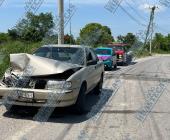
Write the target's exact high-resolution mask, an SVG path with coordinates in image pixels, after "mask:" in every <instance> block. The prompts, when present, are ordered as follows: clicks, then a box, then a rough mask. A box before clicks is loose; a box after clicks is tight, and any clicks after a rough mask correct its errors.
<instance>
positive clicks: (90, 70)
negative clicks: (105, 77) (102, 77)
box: [86, 49, 97, 91]
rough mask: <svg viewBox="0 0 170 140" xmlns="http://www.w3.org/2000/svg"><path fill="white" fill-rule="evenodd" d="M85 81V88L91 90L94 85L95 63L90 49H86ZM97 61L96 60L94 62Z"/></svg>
mask: <svg viewBox="0 0 170 140" xmlns="http://www.w3.org/2000/svg"><path fill="white" fill-rule="evenodd" d="M86 61H87V67H86V81H87V88H88V89H87V90H88V91H90V90H92V89H93V88H94V87H95V85H96V73H95V72H96V64H94V61H96V60H95V58H94V56H93V54H92V51H91V50H90V49H87V50H86ZM96 63H97V62H96Z"/></svg>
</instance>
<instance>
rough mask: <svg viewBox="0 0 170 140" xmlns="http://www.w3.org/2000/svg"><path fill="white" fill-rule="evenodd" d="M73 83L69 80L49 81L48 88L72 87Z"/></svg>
mask: <svg viewBox="0 0 170 140" xmlns="http://www.w3.org/2000/svg"><path fill="white" fill-rule="evenodd" d="M71 87H72V83H71V82H68V81H51V80H50V81H48V82H47V85H46V88H47V89H70V88H71Z"/></svg>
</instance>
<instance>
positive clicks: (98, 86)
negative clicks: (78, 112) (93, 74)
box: [94, 75, 103, 95]
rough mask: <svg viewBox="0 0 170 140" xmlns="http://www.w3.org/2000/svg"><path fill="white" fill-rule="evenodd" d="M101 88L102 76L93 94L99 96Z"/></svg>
mask: <svg viewBox="0 0 170 140" xmlns="http://www.w3.org/2000/svg"><path fill="white" fill-rule="evenodd" d="M102 87H103V75H102V76H101V78H100V81H99V83H98V84H97V86H96V87H95V91H94V92H95V94H96V95H100V94H101V92H102Z"/></svg>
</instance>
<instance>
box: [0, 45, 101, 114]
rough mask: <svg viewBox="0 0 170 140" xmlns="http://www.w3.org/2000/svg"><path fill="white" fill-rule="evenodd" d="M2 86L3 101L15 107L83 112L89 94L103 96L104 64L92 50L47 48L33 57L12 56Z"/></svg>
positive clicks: (54, 46) (42, 48)
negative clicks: (62, 108)
mask: <svg viewBox="0 0 170 140" xmlns="http://www.w3.org/2000/svg"><path fill="white" fill-rule="evenodd" d="M10 63H11V67H10V68H9V69H8V70H7V71H6V72H5V74H4V76H3V79H2V81H1V83H0V99H1V101H3V103H4V105H5V106H6V108H7V109H8V106H9V105H15V106H36V107H42V106H48V107H67V106H71V105H75V106H76V109H77V111H80V112H83V111H84V110H85V105H86V94H87V93H89V92H90V91H92V90H95V93H96V94H100V92H101V89H102V84H103V74H104V65H103V63H102V62H100V61H99V60H98V58H97V56H96V54H95V53H94V52H93V50H92V49H90V48H88V47H82V46H68V45H62V46H58V45H45V46H43V47H41V48H39V49H38V50H37V51H35V53H34V54H33V55H30V54H11V55H10Z"/></svg>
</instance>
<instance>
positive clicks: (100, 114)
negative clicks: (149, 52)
mask: <svg viewBox="0 0 170 140" xmlns="http://www.w3.org/2000/svg"><path fill="white" fill-rule="evenodd" d="M169 79H170V56H157V57H150V58H146V59H141V60H137V61H136V62H134V63H132V64H131V65H129V66H123V67H118V69H117V70H116V71H107V72H106V74H105V79H104V85H103V91H102V95H101V96H100V97H98V96H96V95H94V94H90V95H88V97H87V104H88V106H87V107H88V110H89V112H88V113H87V114H84V115H81V116H78V115H75V114H74V113H73V112H72V110H71V109H69V108H66V109H56V110H55V112H54V113H53V114H52V116H51V117H50V119H49V120H48V121H47V122H44V123H40V122H37V121H33V117H34V116H35V114H36V113H37V111H36V110H35V109H34V108H32V109H30V110H28V109H27V108H18V109H17V110H14V111H11V112H7V111H6V109H5V108H4V106H2V105H1V106H0V139H1V140H4V139H7V140H19V139H21V140H37V139H38V140H39V139H41V140H90V139H92V140H170V94H169V90H170V87H169V83H168V82H165V80H169ZM160 83H163V84H164V85H165V88H164V90H163V91H162V93H161V95H160V97H159V98H157V101H156V102H155V104H154V106H153V108H152V110H151V112H150V113H149V114H148V115H147V116H146V118H145V120H144V121H143V122H141V121H140V120H139V119H137V118H136V114H137V112H138V110H139V109H140V108H141V107H142V106H143V105H145V103H146V101H147V100H148V99H147V94H148V91H150V89H153V88H156V87H158V85H159V84H160Z"/></svg>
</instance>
